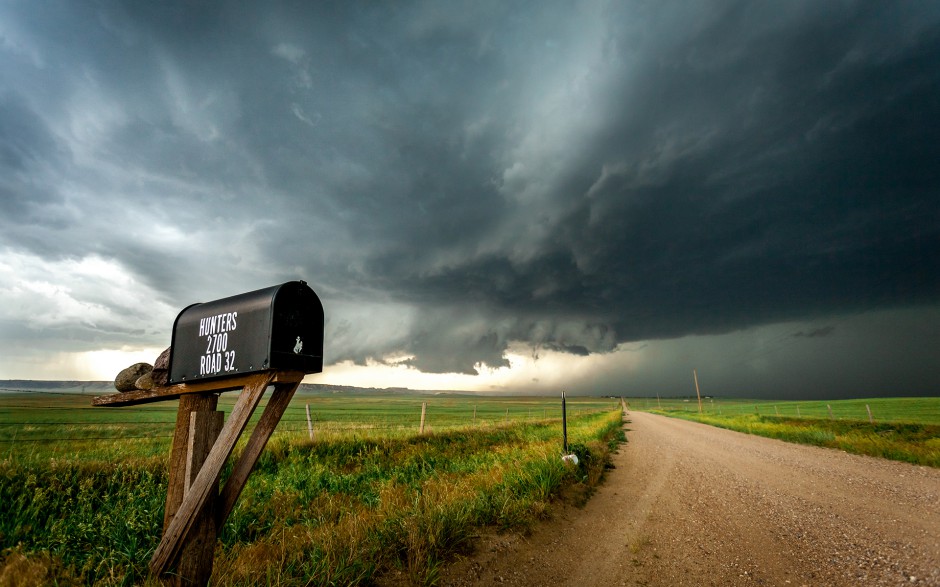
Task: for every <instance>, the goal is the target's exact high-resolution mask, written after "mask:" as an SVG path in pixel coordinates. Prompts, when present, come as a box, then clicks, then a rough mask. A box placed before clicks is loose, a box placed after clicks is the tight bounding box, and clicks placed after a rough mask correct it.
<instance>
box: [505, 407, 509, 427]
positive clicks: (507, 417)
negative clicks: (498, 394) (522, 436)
mask: <svg viewBox="0 0 940 587" xmlns="http://www.w3.org/2000/svg"><path fill="white" fill-rule="evenodd" d="M508 423H509V408H506V424H508Z"/></svg>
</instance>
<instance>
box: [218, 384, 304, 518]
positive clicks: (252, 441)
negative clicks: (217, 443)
mask: <svg viewBox="0 0 940 587" xmlns="http://www.w3.org/2000/svg"><path fill="white" fill-rule="evenodd" d="M299 386H300V382H299V381H298V382H297V383H279V384H275V386H274V393H273V394H271V399H269V400H268V405H266V406H265V408H264V412H262V414H261V419H260V420H258V423H257V424H256V425H255V429H254V430H252V432H251V437H250V438H249V439H248V444H246V445H245V450H244V451H242V454H241V456H240V457H239V459H238V462H236V463H235V468H234V469H232V474H231V475H229V478H228V479H227V480H226V481H225V486H224V487H223V488H222V493H221V494H220V495H219V505H218V514H217V515H218V517H217V520H218V527H219V528H221V527H222V525H223V524H225V520H226V519H228V515H229V514H230V513H231V512H232V508H233V507H235V502H236V501H237V500H238V496H239V495H241V492H242V489H243V488H244V487H245V482H246V481H248V476H249V475H251V470H252V469H253V468H254V466H255V463H257V462H258V457H260V456H261V451H262V450H264V446H265V445H266V444H267V442H268V439H269V438H271V434H272V433H273V432H274V428H275V427H277V423H278V422H280V420H281V416H282V415H284V410H286V409H287V404H289V403H290V400H291V398H293V397H294V392H295V391H297V387H299Z"/></svg>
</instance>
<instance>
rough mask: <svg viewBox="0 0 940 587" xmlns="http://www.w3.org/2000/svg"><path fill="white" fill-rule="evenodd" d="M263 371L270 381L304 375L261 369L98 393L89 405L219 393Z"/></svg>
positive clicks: (102, 405)
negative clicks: (108, 393)
mask: <svg viewBox="0 0 940 587" xmlns="http://www.w3.org/2000/svg"><path fill="white" fill-rule="evenodd" d="M265 373H274V374H275V377H274V379H273V380H272V383H280V382H285V383H289V382H292V381H300V380H301V379H303V376H304V374H303V373H301V372H300V371H261V372H259V373H252V374H250V375H239V376H236V377H232V378H229V379H214V380H210V381H193V382H190V383H177V384H174V385H166V386H159V387H154V388H153V389H139V390H137V391H126V392H122V393H112V394H110V395H99V396H97V397H95V398H94V399H92V400H91V405H93V406H100V407H120V406H133V405H137V404H148V403H151V402H160V401H166V400H172V399H177V398H179V397H181V396H183V395H186V394H189V393H206V392H212V393H221V392H224V391H233V390H236V389H241V388H243V387H245V386H246V385H248V384H250V383H251V382H252V381H254V380H255V379H256V378H257V376H258V375H259V374H265ZM298 377H299V378H298Z"/></svg>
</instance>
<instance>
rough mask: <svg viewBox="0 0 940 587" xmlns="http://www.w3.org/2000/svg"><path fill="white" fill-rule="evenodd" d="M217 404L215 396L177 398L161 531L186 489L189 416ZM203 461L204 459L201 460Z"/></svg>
mask: <svg viewBox="0 0 940 587" xmlns="http://www.w3.org/2000/svg"><path fill="white" fill-rule="evenodd" d="M218 403H219V396H217V395H215V394H198V395H197V394H189V395H183V396H180V398H179V407H178V408H177V410H176V429H175V430H174V431H173V443H172V445H171V447H170V471H169V478H168V480H167V490H166V507H164V509H163V530H164V532H165V531H166V528H167V526H169V525H170V522H171V521H172V520H173V517H174V516H175V515H176V511H177V510H178V509H179V507H180V503H182V502H183V494H184V493H186V491H187V489H188V484H187V482H186V467H187V455H188V453H189V427H190V423H191V422H190V414H192V413H194V412H197V411H213V410H215V409H216V406H218ZM203 460H205V459H203Z"/></svg>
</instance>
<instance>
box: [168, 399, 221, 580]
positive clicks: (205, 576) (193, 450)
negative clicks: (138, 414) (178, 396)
mask: <svg viewBox="0 0 940 587" xmlns="http://www.w3.org/2000/svg"><path fill="white" fill-rule="evenodd" d="M222 419H223V413H222V412H217V411H202V410H200V411H194V412H190V424H189V450H188V455H187V459H186V475H185V481H186V492H185V493H188V492H189V489H190V487H191V486H192V482H193V481H195V480H196V474H197V473H198V472H199V469H200V468H201V467H202V465H203V463H204V462H205V460H206V457H207V456H209V452H210V451H211V450H212V445H213V444H215V441H216V438H218V436H219V432H221V431H222ZM218 481H219V480H218V477H216V479H215V483H214V484H213V485H212V487H211V490H210V492H209V495H208V497H207V498H206V502H205V504H204V505H203V506H202V509H201V510H199V513H198V514H197V515H196V520H195V522H194V523H193V527H192V530H190V532H189V534H187V535H186V540H185V541H184V542H183V545H182V547H181V548H180V554H179V564H178V565H177V567H176V572H175V573H173V574H172V575H170V581H169V583H170V584H171V585H175V586H179V587H186V586H195V585H199V586H202V585H206V584H208V583H209V578H210V577H211V576H212V560H213V557H214V553H215V541H216V536H217V534H218V527H217V526H216V519H215V506H216V502H217V501H218V494H219V485H218ZM185 493H184V496H185Z"/></svg>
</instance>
